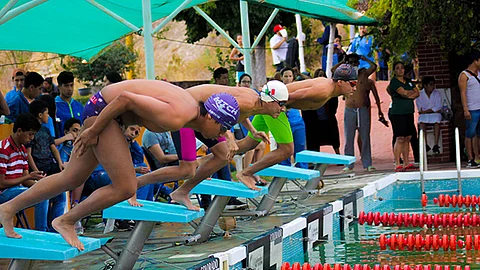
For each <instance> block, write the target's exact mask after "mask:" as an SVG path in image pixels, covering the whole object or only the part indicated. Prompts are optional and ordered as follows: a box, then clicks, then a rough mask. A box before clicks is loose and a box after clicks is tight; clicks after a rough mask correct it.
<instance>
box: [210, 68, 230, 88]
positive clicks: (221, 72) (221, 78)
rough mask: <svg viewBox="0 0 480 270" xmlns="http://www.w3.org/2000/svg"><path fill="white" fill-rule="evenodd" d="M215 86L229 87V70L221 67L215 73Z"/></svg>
mask: <svg viewBox="0 0 480 270" xmlns="http://www.w3.org/2000/svg"><path fill="white" fill-rule="evenodd" d="M213 80H214V81H215V84H219V85H226V86H228V69H226V68H224V67H219V68H217V69H215V70H214V71H213Z"/></svg>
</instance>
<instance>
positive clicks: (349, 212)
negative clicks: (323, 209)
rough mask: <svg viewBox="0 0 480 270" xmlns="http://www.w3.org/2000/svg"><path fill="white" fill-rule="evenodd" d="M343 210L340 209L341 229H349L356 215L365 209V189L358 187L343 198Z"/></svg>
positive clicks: (342, 230)
mask: <svg viewBox="0 0 480 270" xmlns="http://www.w3.org/2000/svg"><path fill="white" fill-rule="evenodd" d="M342 201H343V210H341V211H340V231H341V232H344V231H348V228H349V227H350V225H352V223H353V222H354V221H355V219H354V217H357V216H358V213H359V212H360V211H362V210H363V190H361V189H357V190H355V191H353V192H352V193H349V194H347V195H345V196H343V198H342ZM360 208H361V209H360Z"/></svg>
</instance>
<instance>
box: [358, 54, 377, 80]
mask: <svg viewBox="0 0 480 270" xmlns="http://www.w3.org/2000/svg"><path fill="white" fill-rule="evenodd" d="M360 59H362V60H364V61H366V62H367V63H368V64H369V65H370V66H369V67H368V68H367V76H370V74H372V73H373V72H375V71H376V70H377V64H375V63H374V62H372V61H371V60H370V59H368V58H367V57H365V56H363V55H362V56H361V57H360Z"/></svg>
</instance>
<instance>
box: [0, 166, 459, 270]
mask: <svg viewBox="0 0 480 270" xmlns="http://www.w3.org/2000/svg"><path fill="white" fill-rule="evenodd" d="M378 165H380V166H378ZM359 167H361V166H357V168H359ZM377 167H378V170H377V171H376V172H373V173H367V172H364V171H363V170H361V169H357V170H356V176H355V177H353V178H346V177H344V178H340V179H330V180H325V187H324V188H323V189H322V190H320V192H319V194H317V195H315V196H313V197H311V198H309V199H308V200H306V201H300V202H297V201H294V200H291V199H290V198H289V197H282V198H280V199H282V200H281V201H278V202H277V203H276V204H275V207H274V209H273V211H274V213H272V214H270V215H268V216H266V217H262V218H259V219H256V220H252V219H239V218H237V228H236V229H234V230H232V231H230V235H231V236H230V237H228V238H225V237H223V236H222V234H223V232H222V230H221V229H220V228H219V227H218V226H216V227H215V229H214V231H215V232H217V233H219V235H220V236H217V237H214V238H213V239H211V240H210V241H208V242H206V243H203V244H198V245H193V246H177V247H171V248H167V249H163V250H158V251H152V250H153V249H155V248H159V247H160V246H159V245H153V244H148V242H147V244H146V245H145V247H144V252H148V253H146V254H143V255H141V256H140V257H139V259H138V261H137V264H136V265H135V268H134V269H186V268H188V267H190V266H192V265H195V264H196V263H198V261H201V260H203V259H205V258H206V257H207V256H208V255H210V254H212V253H215V252H221V251H226V250H228V249H231V248H233V247H236V246H239V245H241V244H242V243H244V242H246V241H248V240H250V239H251V238H253V237H255V236H257V235H260V234H261V233H263V232H265V231H267V230H270V229H272V228H274V227H275V226H281V225H283V224H285V223H288V222H289V221H292V220H294V219H295V218H297V217H298V216H300V215H301V214H303V213H306V212H310V211H313V210H315V209H317V208H320V207H321V206H322V205H324V204H325V203H328V202H331V201H334V200H336V199H338V198H340V197H341V196H343V195H345V194H347V193H349V192H351V191H352V190H355V189H357V188H361V187H363V186H365V185H367V184H368V183H370V182H373V181H375V180H378V179H380V178H382V177H384V176H386V175H388V174H391V173H392V163H390V164H388V165H387V164H377ZM341 169H342V167H340V166H330V167H329V168H328V169H327V172H326V175H327V176H328V175H332V174H338V173H339V172H340V171H341ZM429 169H430V170H439V169H442V170H445V169H454V164H453V163H444V164H432V165H430V166H429ZM289 187H293V184H290V183H289V184H288V185H287V186H286V189H288V188H289ZM102 230H103V229H93V228H89V229H88V230H87V231H86V236H90V237H105V236H108V237H114V240H113V242H112V243H110V244H109V247H111V248H112V249H113V250H115V251H120V250H121V249H122V247H123V246H124V245H125V243H126V240H127V238H128V236H129V234H130V232H116V231H114V232H112V233H110V234H107V235H103V234H102ZM192 232H193V229H192V228H191V227H190V226H189V225H183V226H182V225H180V226H179V224H173V223H162V224H158V225H156V226H155V229H154V232H153V234H152V236H151V237H150V240H155V239H157V238H160V237H169V236H178V235H182V234H189V233H192ZM149 251H150V252H149ZM108 261H110V257H109V256H108V255H106V254H105V253H104V252H103V251H102V250H97V251H95V252H91V253H89V254H86V255H82V256H79V257H77V258H75V259H72V260H69V261H64V262H47V261H39V262H37V263H36V265H35V269H50V270H53V269H103V268H104V266H105V263H106V262H107V263H108ZM7 266H8V260H0V269H6V268H7Z"/></svg>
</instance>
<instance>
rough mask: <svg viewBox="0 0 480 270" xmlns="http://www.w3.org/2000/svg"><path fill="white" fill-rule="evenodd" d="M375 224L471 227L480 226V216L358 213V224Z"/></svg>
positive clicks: (461, 214) (468, 214) (467, 214)
mask: <svg viewBox="0 0 480 270" xmlns="http://www.w3.org/2000/svg"><path fill="white" fill-rule="evenodd" d="M365 223H367V224H368V225H373V224H375V225H376V226H378V225H383V226H398V227H410V226H411V227H423V226H425V225H426V226H428V227H429V228H432V227H434V228H438V227H440V226H442V227H462V226H464V227H469V226H480V216H479V215H477V214H470V213H466V214H463V213H458V214H456V215H455V214H417V213H416V214H409V213H399V214H395V213H393V212H392V213H383V214H381V213H380V212H375V213H373V212H368V213H365V212H363V211H362V212H360V214H359V215H358V224H360V225H364V224H365Z"/></svg>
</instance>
